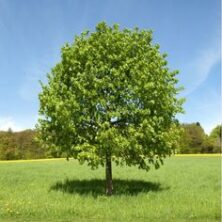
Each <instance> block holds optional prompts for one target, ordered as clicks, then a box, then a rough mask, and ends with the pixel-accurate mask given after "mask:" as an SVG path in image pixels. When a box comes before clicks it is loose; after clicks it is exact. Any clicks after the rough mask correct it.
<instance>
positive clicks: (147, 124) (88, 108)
mask: <svg viewBox="0 0 222 222" xmlns="http://www.w3.org/2000/svg"><path fill="white" fill-rule="evenodd" d="M165 57H166V54H161V53H160V51H159V45H157V44H156V45H155V44H153V43H152V32H151V31H150V30H139V29H138V28H135V29H133V30H129V29H123V30H120V29H119V26H118V25H114V26H113V27H109V26H107V25H106V24H105V23H104V22H102V23H99V24H98V25H97V27H96V31H95V32H92V33H90V32H88V31H87V32H84V33H82V34H81V35H80V36H76V37H75V40H74V43H72V44H66V45H65V46H64V47H63V48H62V50H61V62H60V63H58V64H57V65H56V66H55V67H54V68H53V69H52V71H51V73H50V74H49V75H48V84H46V85H44V84H42V93H41V94H40V95H39V99H40V115H41V116H42V117H41V118H40V119H39V125H38V130H39V133H40V136H39V138H40V141H41V142H42V144H43V145H44V146H45V147H49V148H50V149H52V150H53V152H54V153H56V152H57V153H59V154H62V153H63V154H65V155H66V156H67V157H74V158H76V159H78V160H79V161H80V162H81V163H83V162H85V161H87V162H88V164H89V165H90V166H91V167H92V168H94V167H98V166H99V165H104V161H105V156H106V155H107V153H108V154H109V155H111V156H112V159H113V160H114V161H115V162H116V163H117V164H123V163H125V164H127V165H129V166H130V165H138V166H139V168H142V169H146V170H148V169H149V168H150V165H152V164H154V165H155V167H156V168H158V167H159V166H160V164H161V163H162V162H163V158H164V157H166V156H167V155H170V154H172V153H173V152H174V149H175V147H176V144H177V140H178V137H179V132H178V130H177V121H176V119H175V115H176V114H177V113H178V112H181V111H182V108H181V105H182V102H183V100H179V99H177V96H176V95H177V94H178V89H177V88H176V87H175V85H176V83H177V82H178V80H177V79H176V74H177V73H178V71H169V69H168V67H167V61H166V59H165Z"/></svg>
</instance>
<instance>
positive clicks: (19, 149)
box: [0, 129, 46, 160]
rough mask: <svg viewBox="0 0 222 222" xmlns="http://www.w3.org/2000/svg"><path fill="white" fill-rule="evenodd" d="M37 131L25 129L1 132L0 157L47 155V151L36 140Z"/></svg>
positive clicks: (20, 157)
mask: <svg viewBox="0 0 222 222" xmlns="http://www.w3.org/2000/svg"><path fill="white" fill-rule="evenodd" d="M35 136H36V132H35V131H33V130H25V131H21V132H13V131H12V130H11V129H10V130H9V131H7V132H4V131H1V132H0V159H2V160H13V159H36V158H44V157H46V152H45V150H44V149H43V148H41V147H40V146H39V144H38V143H37V142H36V141H35Z"/></svg>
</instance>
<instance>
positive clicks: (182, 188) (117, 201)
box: [0, 156, 221, 222]
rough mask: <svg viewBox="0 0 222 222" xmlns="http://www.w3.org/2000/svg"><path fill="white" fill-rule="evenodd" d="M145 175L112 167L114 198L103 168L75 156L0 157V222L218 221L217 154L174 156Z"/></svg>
mask: <svg viewBox="0 0 222 222" xmlns="http://www.w3.org/2000/svg"><path fill="white" fill-rule="evenodd" d="M166 161H167V162H166V163H167V164H165V166H164V167H161V169H159V170H158V172H157V171H155V170H150V172H149V174H147V173H146V172H144V171H142V170H138V169H136V167H116V166H114V170H115V172H116V174H115V179H114V181H113V184H114V186H115V187H116V188H117V189H116V192H115V193H114V195H113V196H112V198H108V197H107V196H105V195H104V187H103V184H104V183H105V181H104V180H103V179H102V178H104V169H103V168H101V167H100V168H99V169H98V170H97V171H96V172H94V171H89V170H88V169H87V166H81V165H79V164H78V162H77V161H74V160H71V161H65V160H63V159H62V160H61V159H60V160H47V161H41V162H39V161H35V162H29V161H27V162H25V161H24V162H13V163H11V162H0V175H1V176H0V221H1V222H31V221H32V222H89V221H90V222H94V221H95V222H104V221H105V222H135V221H136V222H149V221H151V222H187V221H188V222H207V221H208V222H219V221H220V217H221V157H219V156H218V157H211V156H209V157H172V158H170V159H167V160H166Z"/></svg>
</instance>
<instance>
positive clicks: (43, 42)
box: [0, 0, 221, 133]
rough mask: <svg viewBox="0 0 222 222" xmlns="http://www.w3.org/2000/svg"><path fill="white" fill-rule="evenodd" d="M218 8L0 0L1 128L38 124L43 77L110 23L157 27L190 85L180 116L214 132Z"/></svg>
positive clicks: (185, 3)
mask: <svg viewBox="0 0 222 222" xmlns="http://www.w3.org/2000/svg"><path fill="white" fill-rule="evenodd" d="M220 9H221V6H220V0H158V1H157V0H107V1H106V0H79V1H78V0H38V1H36V0H19V1H18V0H0V130H2V129H3V130H7V129H8V128H9V127H11V128H12V129H13V130H22V129H25V128H33V127H34V126H35V124H36V122H37V118H38V108H39V103H38V93H39V92H40V90H41V89H40V85H39V82H38V80H43V81H44V80H45V79H46V78H45V77H46V74H47V72H49V71H50V69H51V68H52V67H53V66H54V65H55V64H56V63H57V62H58V61H59V60H60V48H61V47H62V46H63V45H64V43H66V42H72V41H73V38H74V35H78V34H80V33H81V32H82V31H84V30H86V29H87V30H93V29H94V27H95V25H96V24H97V23H98V22H100V21H106V22H107V23H108V24H109V25H112V24H114V23H118V24H119V25H120V26H121V27H123V28H124V27H127V28H133V27H135V26H137V27H139V28H143V29H152V30H153V32H154V40H153V41H154V42H156V43H159V44H160V46H161V51H162V52H167V53H168V61H169V66H170V68H171V69H172V70H173V69H178V70H180V74H179V76H178V78H179V80H180V82H179V83H180V85H183V86H184V87H185V90H184V91H183V92H182V93H181V96H184V97H186V103H185V104H184V109H185V112H186V113H185V114H183V115H178V118H179V120H180V121H181V122H197V121H199V122H200V123H201V125H202V126H203V127H204V129H205V131H206V132H207V133H209V132H210V130H211V129H212V128H213V127H214V126H215V125H217V124H218V123H220V122H221V91H220V90H221V89H220V88H221V61H220V60H221V45H220V35H221V30H220V29H221V28H220V25H221V24H220V20H221V17H220V16H221V15H220Z"/></svg>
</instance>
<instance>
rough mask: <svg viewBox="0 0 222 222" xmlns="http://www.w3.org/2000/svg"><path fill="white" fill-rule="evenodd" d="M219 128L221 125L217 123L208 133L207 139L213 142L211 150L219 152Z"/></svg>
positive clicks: (221, 127)
mask: <svg viewBox="0 0 222 222" xmlns="http://www.w3.org/2000/svg"><path fill="white" fill-rule="evenodd" d="M221 129H222V125H221V124H220V125H217V126H216V127H215V128H214V129H213V130H212V132H211V133H210V136H209V139H210V140H211V143H212V144H213V151H214V152H217V153H220V152H221Z"/></svg>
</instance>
